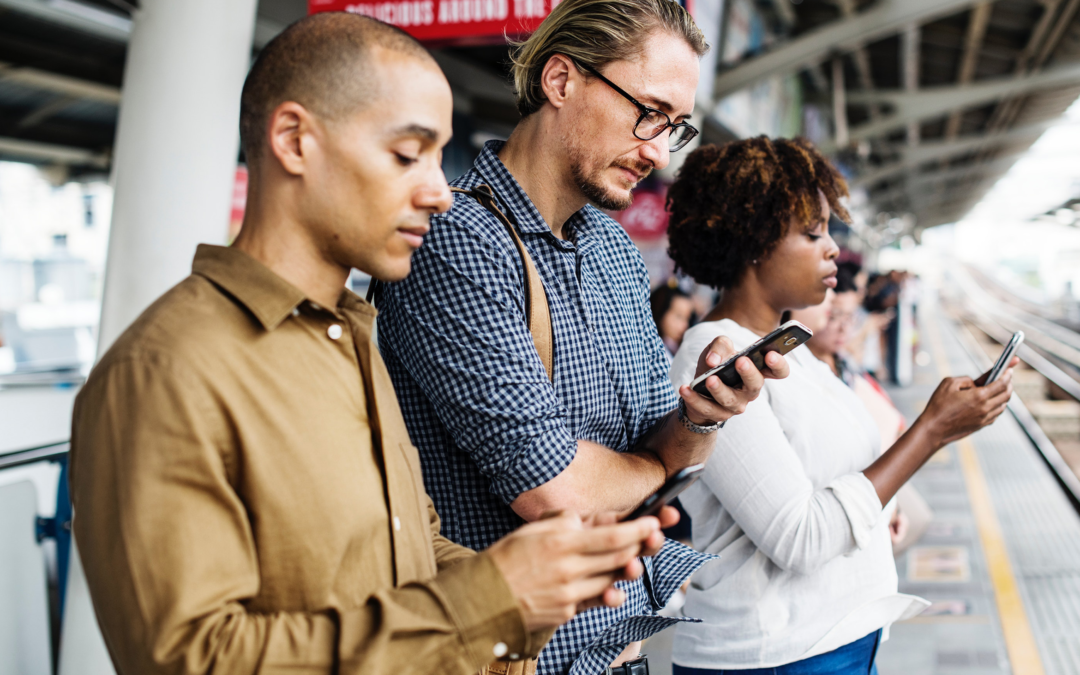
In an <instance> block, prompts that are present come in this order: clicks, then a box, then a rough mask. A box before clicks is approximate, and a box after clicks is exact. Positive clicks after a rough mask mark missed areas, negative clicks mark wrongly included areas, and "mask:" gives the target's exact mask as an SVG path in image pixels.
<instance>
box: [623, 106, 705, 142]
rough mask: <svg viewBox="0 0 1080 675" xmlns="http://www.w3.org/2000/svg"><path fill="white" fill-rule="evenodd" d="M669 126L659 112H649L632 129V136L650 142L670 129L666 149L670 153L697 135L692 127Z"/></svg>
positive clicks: (665, 116)
mask: <svg viewBox="0 0 1080 675" xmlns="http://www.w3.org/2000/svg"><path fill="white" fill-rule="evenodd" d="M670 125H671V119H670V118H668V116H667V115H665V114H663V113H661V112H651V113H649V114H648V115H646V116H644V117H642V118H641V121H640V122H638V125H637V128H636V129H634V135H635V136H637V137H638V138H640V139H642V140H645V141H651V140H652V139H654V138H656V137H657V136H659V135H660V134H662V133H664V131H666V130H667V129H668V128H670V129H671V134H670V135H669V136H668V149H669V150H670V151H671V152H675V151H676V150H680V149H682V148H683V146H685V145H686V144H687V143H689V142H690V139H692V138H693V137H694V136H696V135H697V130H696V129H694V128H692V127H689V126H670Z"/></svg>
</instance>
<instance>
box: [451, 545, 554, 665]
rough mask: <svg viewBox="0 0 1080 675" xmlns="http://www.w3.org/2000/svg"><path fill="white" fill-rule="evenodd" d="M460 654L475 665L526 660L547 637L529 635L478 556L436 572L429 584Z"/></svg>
mask: <svg viewBox="0 0 1080 675" xmlns="http://www.w3.org/2000/svg"><path fill="white" fill-rule="evenodd" d="M432 587H433V589H434V590H435V592H436V593H437V594H439V595H441V596H443V598H444V600H445V607H446V610H447V612H448V613H449V615H450V620H451V621H453V623H454V625H455V626H456V627H457V629H458V631H459V632H460V633H461V640H462V642H463V643H464V645H465V649H466V650H467V651H469V652H470V653H471V654H473V655H475V656H476V657H477V659H478V660H479V661H482V662H485V663H490V662H491V661H494V660H496V659H498V658H507V659H511V660H518V659H524V658H531V657H533V656H536V655H537V654H539V653H540V649H541V648H542V647H543V646H544V644H546V643H547V640H548V638H550V632H546V633H545V632H543V631H542V632H540V633H531V634H530V633H529V632H527V631H526V629H525V621H524V617H523V616H522V615H521V609H520V608H519V606H518V602H517V598H515V597H514V594H513V592H512V591H511V590H510V586H509V585H507V583H506V579H505V578H504V577H503V575H502V572H500V571H499V568H498V567H496V566H495V562H494V561H493V560H492V559H491V556H489V555H487V554H486V553H480V554H478V555H476V556H473V557H472V558H469V559H467V560H462V561H460V562H458V563H456V564H454V565H453V566H452V567H449V568H447V569H446V570H443V571H442V572H440V573H439V575H438V577H436V578H435V580H434V582H433V583H432Z"/></svg>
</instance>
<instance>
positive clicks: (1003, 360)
mask: <svg viewBox="0 0 1080 675" xmlns="http://www.w3.org/2000/svg"><path fill="white" fill-rule="evenodd" d="M1023 342H1024V331H1022V330H1018V331H1016V332H1015V333H1013V336H1012V339H1011V340H1009V344H1007V345H1005V351H1003V352H1001V356H999V357H998V360H997V362H996V363H995V364H994V367H993V368H991V369H990V375H989V376H987V378H986V384H984V385H983V386H984V387H985V386H986V385H987V384H993V383H994V381H996V380H997V379H998V378H999V377H1001V374H1002V373H1004V372H1005V368H1006V367H1007V366H1008V365H1009V361H1012V357H1013V356H1015V355H1016V350H1017V349H1020V345H1021V344H1022V343H1023Z"/></svg>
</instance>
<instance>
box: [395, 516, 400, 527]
mask: <svg viewBox="0 0 1080 675" xmlns="http://www.w3.org/2000/svg"><path fill="white" fill-rule="evenodd" d="M394 529H395V530H401V518H398V517H397V516H394Z"/></svg>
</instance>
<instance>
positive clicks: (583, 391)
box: [378, 141, 712, 675]
mask: <svg viewBox="0 0 1080 675" xmlns="http://www.w3.org/2000/svg"><path fill="white" fill-rule="evenodd" d="M500 147H501V143H500V142H497V141H493V142H489V143H488V144H487V146H486V147H485V148H484V150H483V152H482V153H481V154H480V156H479V157H478V158H477V160H476V162H475V164H474V166H473V169H472V170H471V171H469V172H468V173H466V174H465V175H464V176H462V177H461V178H459V179H458V180H456V181H454V184H455V185H456V186H458V187H463V188H471V187H473V186H475V185H478V184H480V183H484V184H487V185H488V186H490V187H491V188H492V189H493V190H494V191H495V193H496V194H497V195H498V196H499V197H500V199H501V200H502V203H503V206H504V207H505V210H508V211H509V213H510V215H511V219H512V220H513V221H514V222H516V223H517V226H518V230H519V232H520V233H521V237H522V240H523V241H524V244H525V247H526V248H527V249H528V251H529V255H530V256H531V257H532V259H533V261H534V262H535V264H536V267H537V271H538V272H539V274H540V277H541V278H542V279H543V282H544V287H545V289H546V291H547V296H548V303H549V304H550V307H551V318H552V323H553V326H554V334H555V350H554V351H555V358H554V365H555V377H554V383H552V382H551V381H549V379H548V376H547V373H546V372H545V370H544V366H543V364H542V363H541V361H540V357H539V356H538V355H537V353H536V348H535V347H534V346H533V342H532V337H531V336H530V334H529V330H528V326H527V324H526V318H525V289H524V269H523V267H522V263H521V258H520V256H519V254H518V252H517V249H516V248H515V247H514V243H513V241H512V240H511V238H510V236H509V234H507V232H506V230H505V229H504V227H503V225H502V224H500V223H499V221H498V220H496V218H495V217H494V216H493V215H491V214H490V213H489V212H488V211H486V210H485V209H484V208H483V207H482V206H481V205H480V204H479V203H478V202H477V201H475V200H474V199H472V198H471V197H468V196H465V195H460V194H459V195H455V197H454V205H453V208H452V209H451V210H450V211H449V212H447V213H445V214H442V215H439V216H436V217H433V218H432V223H431V225H432V229H431V233H430V234H429V235H428V236H427V237H426V239H425V241H424V246H423V247H422V248H421V249H420V250H419V251H418V252H417V253H416V254H415V255H414V256H413V261H412V273H411V274H410V275H409V276H408V278H406V279H405V280H404V281H401V282H399V283H395V284H391V285H390V286H388V287H387V288H386V289H385V291H384V293H383V297H382V300H381V301H380V303H379V320H378V324H379V329H378V335H379V347H380V351H381V352H382V354H383V358H384V359H385V361H386V364H387V366H388V368H389V370H390V376H391V377H392V378H393V381H394V388H395V389H396V390H397V394H398V397H399V399H400V401H401V408H402V411H403V412H404V415H405V423H406V424H407V425H408V428H409V434H410V435H411V437H412V440H413V442H414V443H415V444H416V445H417V447H418V448H419V450H420V459H421V462H422V465H423V470H424V483H425V485H426V487H427V491H428V493H429V494H430V495H431V498H432V500H434V502H435V507H436V509H437V510H438V512H439V515H440V516H441V517H442V525H443V534H444V535H445V536H447V537H448V538H449V539H451V540H453V541H455V542H457V543H459V544H462V545H464V546H469V547H470V548H473V549H476V550H482V549H485V548H487V547H488V546H490V545H491V544H492V543H494V542H495V541H496V540H498V539H499V538H501V537H503V536H504V535H506V534H507V533H509V532H510V531H511V530H513V529H515V528H517V527H519V526H520V525H521V524H522V523H523V522H524V521H523V520H522V519H521V518H520V517H519V516H518V515H517V514H516V513H515V512H514V511H513V510H512V509H511V508H510V506H509V504H510V503H511V502H512V501H513V500H514V499H515V498H517V496H518V495H520V494H521V493H523V492H526V491H528V490H532V489H533V488H536V487H538V486H540V485H543V484H544V483H546V482H548V481H549V480H551V479H553V478H554V477H555V476H557V475H559V473H561V472H562V471H563V470H564V469H565V468H566V467H567V466H568V465H569V464H570V461H571V460H572V459H573V458H574V454H575V452H576V450H577V441H578V440H579V439H582V440H588V441H592V442H594V443H599V444H601V445H604V446H607V447H609V448H612V449H614V450H617V451H619V452H625V451H628V450H630V449H632V448H633V447H634V445H635V444H636V443H637V441H638V440H639V439H640V438H641V437H642V436H643V435H644V434H645V433H646V432H647V431H648V430H649V429H650V428H651V427H652V426H653V424H654V423H655V422H656V421H657V420H658V419H660V418H661V417H663V416H664V415H666V414H667V413H669V412H670V411H671V410H672V409H673V408H674V407H675V403H676V396H675V391H674V389H673V388H672V386H671V383H670V381H669V379H668V369H669V366H670V360H669V359H670V357H669V356H668V352H667V350H666V349H665V347H664V344H663V342H662V341H661V340H660V337H659V335H657V332H656V326H655V325H654V323H653V319H652V314H651V311H650V309H649V276H648V272H647V271H646V269H645V264H644V262H643V261H642V258H641V254H640V252H639V251H638V250H637V248H636V247H635V246H634V244H633V243H632V242H631V241H630V238H629V237H627V236H626V233H625V232H624V231H623V229H622V228H621V227H620V226H619V224H618V223H616V222H615V221H614V220H612V219H611V218H609V217H608V216H606V215H605V214H603V213H602V212H601V211H599V210H597V209H595V208H593V207H592V206H586V207H585V208H583V209H581V210H580V211H578V212H577V213H575V214H574V216H573V217H571V218H570V220H569V221H567V223H566V224H565V225H564V232H565V233H566V239H565V240H560V239H558V238H556V237H555V236H554V235H553V234H552V232H551V229H550V228H549V227H548V226H547V224H546V223H545V222H544V220H543V218H541V216H540V214H539V212H538V211H537V210H536V207H535V206H534V205H533V203H532V202H531V201H530V200H529V198H528V196H527V195H526V194H525V192H524V191H523V190H522V189H521V186H519V185H518V183H517V181H516V180H514V177H513V176H511V175H510V172H509V171H507V169H506V167H505V166H504V165H503V163H502V162H501V161H500V160H499V158H498V156H497V155H496V153H497V152H498V150H499V148H500ZM505 210H504V212H505ZM711 559H712V556H708V555H705V554H701V553H697V552H695V551H693V550H691V549H689V548H687V547H685V546H682V545H680V544H677V543H675V542H673V541H668V542H667V543H666V544H665V545H664V547H663V549H662V550H661V551H660V553H659V554H657V555H656V556H655V557H653V558H652V559H650V560H647V561H646V565H648V566H649V569H650V577H651V579H652V580H653V586H654V590H655V593H656V596H657V599H658V600H659V601H660V602H661V603H666V602H667V600H668V598H670V597H671V595H672V594H673V593H674V592H675V590H676V589H677V588H678V587H679V586H680V585H681V584H682V582H683V581H684V580H685V579H686V578H687V577H688V576H689V575H690V574H691V573H693V571H694V570H696V569H697V568H698V567H700V566H701V565H702V564H704V563H705V562H708V561H709V560H711ZM623 590H624V591H625V592H626V595H627V599H626V602H625V604H624V605H623V606H622V607H619V608H616V609H609V608H598V609H592V610H589V611H587V612H584V613H582V614H580V615H578V616H577V617H576V618H574V619H573V620H572V621H571V622H570V623H568V624H566V625H565V626H563V627H562V628H560V629H559V630H558V631H557V632H556V633H555V636H554V637H553V638H552V640H551V642H550V643H549V644H548V646H547V647H546V648H545V649H544V651H543V652H542V653H541V655H540V663H539V672H540V673H541V674H544V675H547V674H552V675H554V674H562V673H570V674H571V675H594V674H596V673H602V672H603V671H604V668H605V667H606V666H607V665H608V664H610V663H611V661H613V660H614V659H615V657H616V656H618V655H619V653H620V652H621V651H622V650H623V649H624V648H625V646H626V645H627V644H629V643H631V642H634V641H637V640H642V639H644V638H647V637H649V636H650V635H652V634H654V633H657V632H659V631H660V630H662V629H664V628H666V627H668V626H670V625H673V624H675V623H677V622H679V621H683V620H686V619H676V618H667V617H661V616H657V615H656V609H658V608H656V607H653V606H652V603H651V602H650V600H649V598H648V596H647V594H646V592H645V589H644V586H643V584H642V582H641V581H640V580H638V581H636V582H633V583H626V584H624V585H623Z"/></svg>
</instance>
